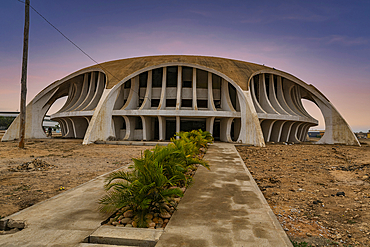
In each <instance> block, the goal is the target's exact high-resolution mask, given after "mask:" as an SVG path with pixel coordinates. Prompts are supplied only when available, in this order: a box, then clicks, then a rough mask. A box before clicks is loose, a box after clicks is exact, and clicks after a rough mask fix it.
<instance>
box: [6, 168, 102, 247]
mask: <svg viewBox="0 0 370 247" xmlns="http://www.w3.org/2000/svg"><path fill="white" fill-rule="evenodd" d="M104 179H105V178H104V175H103V176H100V177H97V178H96V179H93V180H91V181H89V182H87V183H85V184H82V185H80V186H78V187H76V188H74V189H71V190H68V191H66V192H64V193H62V194H59V195H58V196H55V197H52V198H50V199H48V200H46V201H43V202H41V203H38V204H35V205H34V206H32V207H29V208H27V209H24V210H22V211H20V212H18V213H15V214H13V215H11V216H10V217H9V218H11V219H13V220H25V221H26V223H27V227H26V228H25V229H23V230H22V231H20V232H17V233H14V234H8V235H0V246H14V247H15V246H27V247H31V246H32V247H36V246H76V245H78V244H79V243H81V242H82V241H83V240H84V239H85V238H86V237H88V236H89V235H90V234H91V233H92V232H93V231H94V230H96V229H97V228H98V227H99V226H100V223H101V222H102V221H103V220H105V219H106V218H107V217H108V216H107V215H102V214H100V213H99V211H98V210H97V209H98V204H97V201H98V200H99V198H101V197H102V195H103V194H104V193H105V192H104V189H103V186H104Z"/></svg>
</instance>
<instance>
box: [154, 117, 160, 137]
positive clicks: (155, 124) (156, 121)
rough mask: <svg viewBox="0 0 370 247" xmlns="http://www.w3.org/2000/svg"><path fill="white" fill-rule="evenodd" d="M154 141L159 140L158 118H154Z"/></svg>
mask: <svg viewBox="0 0 370 247" xmlns="http://www.w3.org/2000/svg"><path fill="white" fill-rule="evenodd" d="M153 138H154V140H159V121H158V118H157V117H155V118H154V136H153Z"/></svg>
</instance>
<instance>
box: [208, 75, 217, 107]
mask: <svg viewBox="0 0 370 247" xmlns="http://www.w3.org/2000/svg"><path fill="white" fill-rule="evenodd" d="M208 110H210V111H217V110H216V106H215V102H214V100H213V88H212V73H211V72H208Z"/></svg>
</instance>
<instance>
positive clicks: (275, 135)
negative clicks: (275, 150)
mask: <svg viewBox="0 0 370 247" xmlns="http://www.w3.org/2000/svg"><path fill="white" fill-rule="evenodd" d="M286 122H287V121H276V122H275V123H274V125H273V126H272V131H271V136H270V141H272V142H280V137H281V133H282V131H283V126H284V123H286Z"/></svg>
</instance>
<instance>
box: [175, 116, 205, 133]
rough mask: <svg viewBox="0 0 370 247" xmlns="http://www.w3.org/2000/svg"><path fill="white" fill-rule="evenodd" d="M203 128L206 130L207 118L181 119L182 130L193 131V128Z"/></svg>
mask: <svg viewBox="0 0 370 247" xmlns="http://www.w3.org/2000/svg"><path fill="white" fill-rule="evenodd" d="M199 129H201V130H203V131H206V120H205V119H191V120H190V119H189V120H181V122H180V130H181V131H192V130H199Z"/></svg>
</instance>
